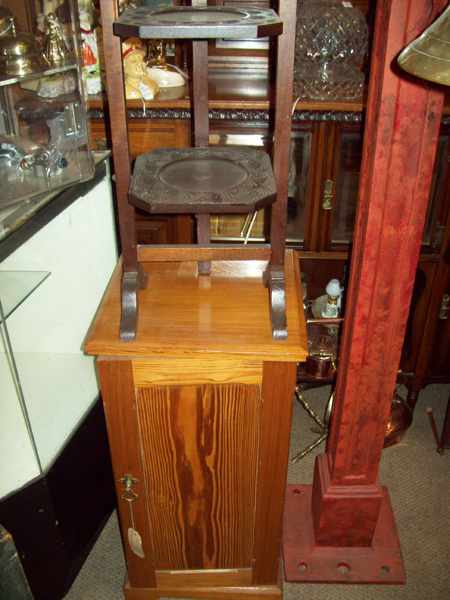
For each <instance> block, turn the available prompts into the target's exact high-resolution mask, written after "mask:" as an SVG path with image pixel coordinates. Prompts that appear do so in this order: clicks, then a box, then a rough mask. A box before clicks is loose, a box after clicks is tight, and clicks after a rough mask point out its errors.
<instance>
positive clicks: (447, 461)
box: [66, 385, 450, 600]
mask: <svg viewBox="0 0 450 600" xmlns="http://www.w3.org/2000/svg"><path fill="white" fill-rule="evenodd" d="M449 392H450V387H449V386H443V385H432V386H428V387H427V388H425V390H424V391H423V392H422V393H421V395H420V399H419V404H418V406H417V408H416V412H415V421H414V424H413V426H412V428H411V429H410V430H409V432H408V434H407V435H406V436H405V438H404V439H403V441H402V442H401V443H400V444H398V445H396V446H394V447H392V448H388V449H386V450H385V451H384V452H383V458H382V464H381V470H380V480H381V483H383V484H384V485H387V486H388V488H389V491H390V495H391V501H392V504H393V508H394V512H395V516H396V521H397V528H398V531H399V535H400V540H401V545H402V552H403V557H404V561H405V566H406V571H407V583H406V585H405V586H373V585H364V586H362V585H331V584H327V585H319V584H314V585H312V584H288V583H286V584H285V586H284V598H285V600H298V599H302V598H304V599H305V600H380V599H383V600H391V599H392V600H394V599H395V600H446V599H450V450H448V451H447V452H446V453H445V454H444V455H443V456H441V455H439V454H437V453H436V451H435V442H434V439H433V436H432V433H431V429H430V425H429V421H428V418H427V416H426V413H425V409H426V407H428V406H431V407H432V408H433V411H434V414H435V416H436V420H437V421H438V424H439V427H440V424H441V423H442V420H443V417H444V411H445V406H446V402H447V398H448V395H449ZM306 395H307V398H308V400H309V401H310V402H311V404H312V405H314V406H315V407H316V408H317V409H318V411H319V412H320V411H321V410H323V408H324V406H325V403H326V400H327V398H328V390H327V388H320V389H315V390H309V391H308V392H306ZM311 427H312V422H311V421H310V419H309V418H308V417H307V416H306V415H305V413H304V412H303V411H302V410H301V409H300V408H299V406H296V407H295V412H294V423H293V430H292V443H291V454H292V455H293V454H294V453H295V451H296V449H298V447H299V446H302V447H303V446H304V445H306V444H307V443H309V442H310V441H312V440H313V439H314V437H315V434H313V433H312V432H311ZM321 451H323V447H322V448H319V449H318V450H317V453H318V452H321ZM314 456H315V453H312V454H310V455H308V456H307V457H306V458H305V459H304V460H302V461H301V462H300V463H297V464H291V466H290V469H289V481H290V482H292V483H310V482H311V481H312V469H313V461H314ZM124 576H125V564H124V559H123V552H122V547H121V541H120V535H119V530H118V524H117V517H116V514H115V513H114V514H113V515H112V517H111V518H110V520H109V521H108V523H107V524H106V526H105V528H104V530H103V532H102V534H101V535H100V537H99V539H98V541H97V543H96V545H95V546H94V548H93V549H92V552H91V554H90V555H89V557H88V559H87V561H86V563H85V565H84V566H83V568H82V570H81V571H80V573H79V575H78V577H77V579H76V580H75V582H74V584H73V586H72V588H71V589H70V591H69V593H68V594H67V596H66V600H122V599H123V594H122V585H123V580H124Z"/></svg>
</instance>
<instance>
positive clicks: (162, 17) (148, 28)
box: [114, 6, 283, 40]
mask: <svg viewBox="0 0 450 600" xmlns="http://www.w3.org/2000/svg"><path fill="white" fill-rule="evenodd" d="M282 31H283V23H282V22H281V20H280V19H279V18H278V15H277V14H276V13H275V12H274V11H273V10H270V9H265V10H261V9H256V8H229V7H227V8H225V7H221V6H207V7H191V6H176V7H173V8H164V9H160V10H152V9H151V8H149V7H145V6H141V7H138V8H129V9H127V10H126V11H125V12H124V13H123V14H122V15H121V16H120V18H119V19H118V20H117V21H116V22H115V23H114V33H115V35H118V36H121V37H139V38H144V39H165V38H171V39H191V40H192V39H196V40H198V39H212V38H225V39H248V38H259V37H267V36H274V35H279V34H280V33H281V32H282Z"/></svg>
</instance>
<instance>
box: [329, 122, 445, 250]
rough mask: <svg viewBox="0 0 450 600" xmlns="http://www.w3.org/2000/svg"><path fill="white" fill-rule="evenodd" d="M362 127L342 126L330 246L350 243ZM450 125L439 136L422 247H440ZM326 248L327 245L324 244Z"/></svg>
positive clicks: (356, 197)
mask: <svg viewBox="0 0 450 600" xmlns="http://www.w3.org/2000/svg"><path fill="white" fill-rule="evenodd" d="M362 131H363V130H362V127H350V126H348V125H341V126H339V131H338V134H337V138H336V139H337V144H336V151H335V152H336V154H335V177H334V181H333V182H332V183H333V185H334V190H333V192H334V195H335V198H334V205H333V208H332V209H331V211H330V212H331V226H330V247H331V249H336V250H337V249H340V248H345V247H346V246H348V245H349V244H350V242H351V240H352V238H353V229H354V222H355V215H356V207H357V204H358V191H359V190H358V188H359V173H360V169H361V160H362V146H363V133H362ZM449 161H450V127H449V126H448V125H443V126H442V128H441V135H440V137H439V143H438V149H437V155H436V160H435V167H434V174H433V180H432V185H431V191H430V201H429V205H428V212H427V217H426V221H425V228H424V234H423V241H422V244H423V250H429V251H433V252H436V251H439V249H440V247H441V244H442V241H443V235H444V230H445V223H446V222H447V218H448V212H449V204H450V165H449ZM324 249H325V248H324Z"/></svg>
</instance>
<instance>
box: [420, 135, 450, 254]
mask: <svg viewBox="0 0 450 600" xmlns="http://www.w3.org/2000/svg"><path fill="white" fill-rule="evenodd" d="M446 129H447V130H446ZM449 205H450V127H448V128H446V127H445V126H444V127H442V129H441V135H440V136H439V142H438V148H437V154H436V160H435V164H434V173H433V180H432V183H431V192H430V202H429V205H428V212H427V218H426V221H425V228H424V232H423V244H424V246H425V248H427V249H429V250H431V251H435V252H436V251H437V252H438V251H439V250H440V249H441V246H442V242H443V238H444V232H445V224H446V223H447V219H448V212H449Z"/></svg>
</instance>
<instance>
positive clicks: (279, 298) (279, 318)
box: [264, 265, 288, 340]
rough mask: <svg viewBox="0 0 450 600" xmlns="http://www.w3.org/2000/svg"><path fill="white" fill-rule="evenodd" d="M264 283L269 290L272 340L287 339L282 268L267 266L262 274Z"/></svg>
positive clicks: (284, 287)
mask: <svg viewBox="0 0 450 600" xmlns="http://www.w3.org/2000/svg"><path fill="white" fill-rule="evenodd" d="M264 283H265V285H266V287H267V288H268V289H269V302H270V319H271V321H272V337H273V339H274V340H285V339H287V336H288V332H287V321H286V286H285V278H284V269H283V267H279V266H277V267H274V266H271V265H269V266H268V267H267V270H266V272H265V273H264Z"/></svg>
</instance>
